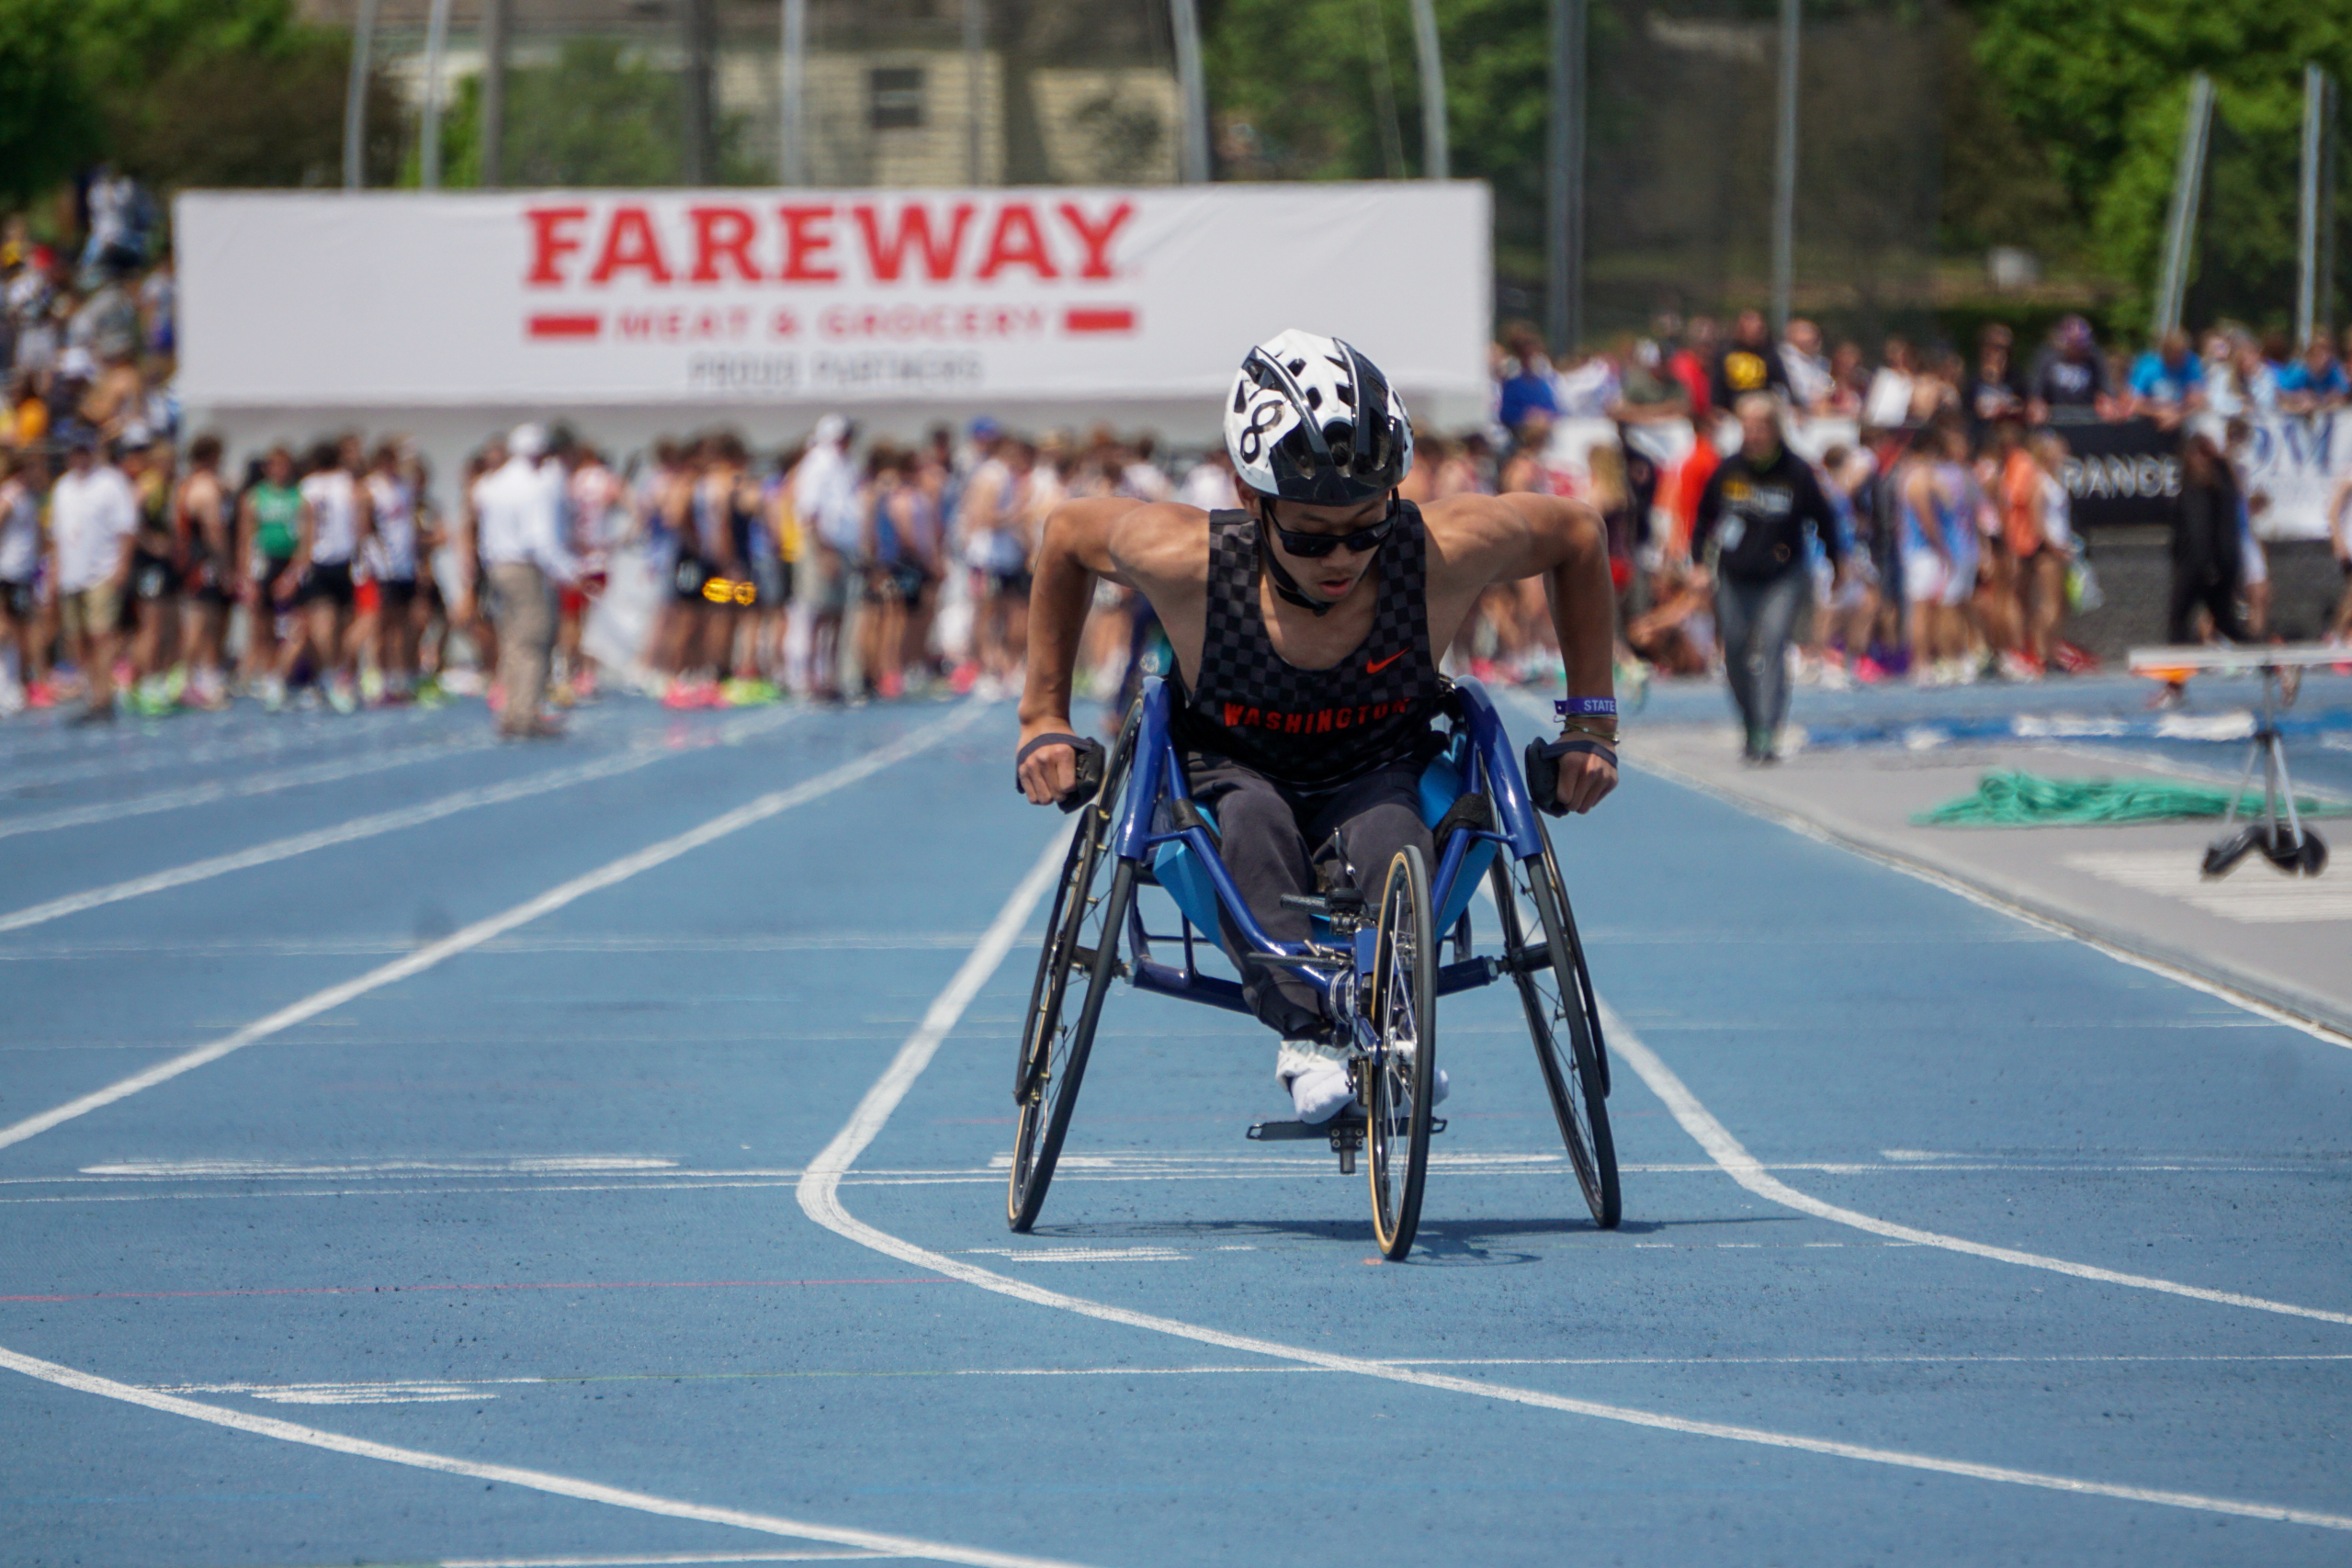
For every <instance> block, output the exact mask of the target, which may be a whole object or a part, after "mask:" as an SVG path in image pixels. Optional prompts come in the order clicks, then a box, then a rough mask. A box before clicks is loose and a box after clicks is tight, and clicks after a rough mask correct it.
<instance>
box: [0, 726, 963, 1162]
mask: <svg viewBox="0 0 2352 1568" xmlns="http://www.w3.org/2000/svg"><path fill="white" fill-rule="evenodd" d="M986 711H987V709H986V708H985V707H983V706H982V705H979V704H978V703H966V704H963V705H959V706H958V707H957V709H956V711H955V712H953V713H951V714H949V715H948V716H946V717H945V718H943V719H939V720H937V721H936V722H934V723H932V724H927V725H925V726H923V727H922V728H920V729H917V730H913V731H910V732H909V733H908V734H906V735H904V736H902V737H900V738H899V739H897V740H894V741H892V742H891V743H890V744H888V746H884V747H882V748H881V749H880V750H876V751H870V752H868V753H867V754H866V755H865V756H863V757H860V758H858V759H857V760H856V761H853V762H845V763H843V764H842V766H840V767H838V768H835V769H833V770H831V772H829V773H820V774H818V775H817V776H816V777H815V778H813V779H809V780H808V781H807V782H805V783H802V784H795V785H793V786H792V787H791V788H790V789H780V790H776V791H775V792H773V793H771V794H768V795H761V796H760V797H759V798H758V799H756V800H754V801H752V802H751V803H749V804H748V805H744V806H739V807H736V808H735V809H734V810H732V811H729V812H726V813H724V814H722V815H720V816H718V817H714V818H711V819H710V820H709V821H707V822H706V823H704V824H703V825H702V826H701V827H699V828H691V829H687V830H686V831H685V832H683V833H680V834H678V835H676V836H675V837H674V838H668V839H664V840H662V841H661V842H659V843H656V844H649V845H647V846H646V847H645V848H644V849H641V850H639V851H638V852H636V853H634V854H628V855H623V856H622V857H621V858H620V859H618V860H616V861H613V862H611V863H608V864H605V865H602V866H599V867H598V868H597V869H595V870H594V871H592V872H589V873H588V874H586V875H584V876H576V877H573V878H572V879H571V881H570V882H567V883H564V884H562V885H561V886H557V887H551V888H549V889H548V891H546V892H545V893H542V894H540V895H539V896H538V897H536V898H528V899H526V900H525V901H523V902H522V903H520V904H517V905H515V907H514V908H511V909H506V910H503V911H501V912H500V913H498V914H495V915H492V916H491V917H489V918H488V919H481V920H476V921H475V922H474V923H473V924H472V925H469V926H467V927H465V928H464V929H462V930H460V931H453V932H451V933H450V934H449V935H447V936H446V937H443V938H442V939H441V940H440V941H439V942H434V943H432V944H431V945H429V946H426V947H420V948H418V949H417V950H416V951H415V952H414V953H409V954H408V955H407V956H405V957H402V958H396V959H394V960H393V961H392V962H391V963H390V964H380V965H379V966H378V967H376V968H374V969H370V970H369V971H368V973H366V974H365V975H361V976H356V978H353V979H349V980H345V981H344V982H342V983H341V984H340V985H334V986H329V987H327V988H326V989H325V990H323V991H318V992H314V993H312V994H311V995H310V996H307V997H305V998H302V999H301V1000H300V1001H299V1002H295V1003H293V1004H291V1005H290V1006H288V1007H283V1008H280V1009H278V1010H277V1011H276V1012H274V1013H271V1014H270V1015H269V1016H268V1017H266V1018H263V1019H258V1020H256V1021H254V1022H252V1023H249V1024H247V1025H245V1026H244V1027H243V1029H240V1030H238V1031H237V1032H235V1033H233V1034H229V1035H224V1036H222V1037H221V1038H220V1039H219V1040H216V1041H214V1042H212V1043H210V1044H209V1045H199V1046H198V1047H197V1048H196V1049H194V1050H192V1051H185V1052H182V1053H181V1054H180V1055H176V1056H174V1057H172V1058H170V1059H169V1060H167V1061H163V1062H158V1063H156V1064H155V1065H154V1066H152V1067H149V1068H148V1069H146V1070H145V1071H144V1072H140V1073H133V1074H132V1075H131V1076H130V1077H127V1078H124V1079H122V1080H120V1081H119V1082H118V1083H112V1084H108V1085H107V1087H106V1088H104V1089H94V1090H92V1091H91V1092H90V1093H88V1094H85V1095H83V1096H82V1097H81V1098H79V1099H77V1100H67V1101H66V1102H65V1103H64V1104H62V1105H61V1106H58V1107H56V1108H55V1109H54V1110H51V1111H42V1112H40V1114H39V1115H37V1116H28V1117H27V1118H25V1119H24V1120H23V1121H21V1122H16V1123H15V1124H13V1125H11V1126H7V1127H0V1149H4V1148H6V1147H7V1146H8V1145H11V1144H21V1143H23V1142H24V1141H25V1140H26V1139H27V1138H30V1137H34V1136H37V1135H38V1134H42V1133H46V1132H47V1131H49V1130H50V1129H51V1127H54V1126H56V1125H57V1124H58V1123H60V1122H70V1121H72V1120H73V1119H74V1118H75V1117H77V1116H85V1115H87V1114H88V1113H89V1112H91V1111H96V1110H98V1109H99V1108H100V1107H102V1106H107V1105H112V1104H113V1103H114V1102H115V1101H117V1100H127V1099H129V1098H130V1096H132V1095H134V1094H137V1093H139V1092H140V1091H141V1090H142V1089H153V1088H154V1087H155V1086H156V1085H157V1084H159V1083H164V1082H167V1081H168V1080H170V1079H172V1078H175V1077H179V1076H180V1075H181V1074H182V1073H187V1072H193V1071H194V1070H195V1069H197V1068H198V1067H201V1066H205V1065H206V1064H207V1063H209V1062H217V1061H219V1060H220V1058H221V1057H223V1056H225V1055H229V1054H230V1053H231V1052H232V1051H242V1050H243V1049H244V1048H245V1047H246V1046H248V1045H251V1044H252V1043H254V1042H255V1041H257V1040H266V1039H268V1038H269V1037H270V1036H271V1035H273V1034H277V1033H280V1032H283V1031H285V1030H288V1029H291V1028H293V1027H294V1026H295V1025H296V1024H298V1023H301V1022H303V1021H306V1020H309V1019H312V1018H316V1017H317V1016H318V1015H319V1014H321V1013H322V1012H327V1011H330V1010H333V1009H335V1008H339V1007H341V1006H342V1005H343V1004H344V1003H345V1002H347V1001H350V1000H351V999H352V998H355V997H361V996H365V995H366V994H367V993H368V992H369V991H373V990H378V989H380V988H381V987H385V986H389V985H391V984H392V983H393V982H394V981H397V980H405V979H407V978H408V977H409V976H412V975H416V974H421V973H423V972H424V971H425V970H427V969H430V968H432V967H433V966H434V965H435V964H439V963H440V962H442V961H443V960H444V959H447V958H454V957H456V956H457V955H458V953H465V952H467V951H469V949H472V948H476V947H480V946H481V944H482V943H483V942H488V941H490V940H491V939H492V937H495V936H499V935H501V934H503V933H504V932H506V931H513V930H514V929H515V927H517V926H520V925H527V924H528V923H529V922H531V921H533V920H536V919H538V918H539V917H540V916H541V915H545V914H548V913H550V912H552V911H554V910H557V909H560V908H563V907H564V906H565V905H566V904H569V903H571V902H573V901H574V900H575V899H579V898H583V897H587V896H588V895H589V894H591V893H594V892H597V891H599V890H601V889H603V888H606V887H610V886H614V885H615V884H616V883H621V882H626V881H628V879H629V878H630V877H632V876H635V875H637V874H638V873H639V872H642V871H650V870H651V869H652V868H653V867H655V866H657V865H661V864H662V863H665V862H668V861H673V860H675V859H677V858H678V857H679V856H680V855H682V854H684V853H685V852H687V851H689V850H696V849H700V848H701V847H702V846H703V845H705V844H707V843H710V842H712V841H714V840H718V839H723V838H725V837H727V836H728V835H729V833H734V832H738V831H740V830H741V829H745V828H748V827H750V826H752V824H753V823H755V822H763V821H765V820H767V819H768V818H771V817H774V816H775V815H776V814H777V813H778V812H783V811H789V810H791V809H792V808H793V807H796V806H800V805H804V804H806V803H807V802H809V801H811V800H815V799H816V798H817V797H818V796H820V795H830V794H831V793H832V792H833V791H835V790H837V789H840V788H842V787H843V786H844V785H847V784H855V783H857V781H859V780H860V779H863V778H865V777H868V776H869V775H871V774H874V773H880V772H881V771H882V770H883V769H885V768H888V767H890V766H892V765H894V764H896V763H899V762H902V761H906V760H907V759H908V758H910V757H911V756H913V755H915V754H916V753H917V752H919V751H922V750H925V749H926V748H928V747H930V746H932V745H933V744H935V743H936V742H938V741H940V740H943V739H946V738H947V737H948V736H950V735H953V734H955V733H956V731H958V730H961V729H964V728H968V727H969V726H970V725H971V724H972V723H973V721H974V720H976V719H978V717H979V716H981V715H982V714H983V713H985V712H986ZM632 765H641V764H636V763H633V764H632Z"/></svg>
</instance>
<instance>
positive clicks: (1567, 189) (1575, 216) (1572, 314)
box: [1544, 0, 1587, 354]
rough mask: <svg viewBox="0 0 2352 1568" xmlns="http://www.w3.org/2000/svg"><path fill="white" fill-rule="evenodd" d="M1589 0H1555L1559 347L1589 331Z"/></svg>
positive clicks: (1554, 286)
mask: <svg viewBox="0 0 2352 1568" xmlns="http://www.w3.org/2000/svg"><path fill="white" fill-rule="evenodd" d="M1586 3H1587V0H1552V135H1551V149H1550V155H1549V157H1548V158H1547V159H1546V160H1545V162H1546V165H1547V166H1546V170H1545V173H1546V175H1547V178H1546V181H1545V185H1546V187H1547V188H1546V190H1545V201H1544V210H1545V217H1546V219H1547V223H1546V233H1547V237H1548V239H1549V241H1550V243H1549V244H1548V245H1547V246H1546V250H1547V251H1548V253H1549V258H1550V262H1551V276H1550V277H1549V278H1548V279H1547V280H1546V281H1547V285H1548V287H1547V288H1545V290H1544V306H1545V309H1544V324H1545V326H1546V328H1547V330H1548V331H1549V333H1550V336H1551V339H1552V347H1553V351H1554V352H1555V353H1558V354H1569V353H1573V352H1574V351H1575V349H1576V345H1577V342H1578V340H1579V339H1581V338H1582V337H1583V335H1584V98H1585V15H1586Z"/></svg>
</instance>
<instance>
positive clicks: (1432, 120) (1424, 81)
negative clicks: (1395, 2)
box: [1413, 0, 1453, 180]
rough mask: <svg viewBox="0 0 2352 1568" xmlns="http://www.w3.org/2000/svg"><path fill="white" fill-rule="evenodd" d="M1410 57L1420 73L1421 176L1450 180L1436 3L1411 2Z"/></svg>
mask: <svg viewBox="0 0 2352 1568" xmlns="http://www.w3.org/2000/svg"><path fill="white" fill-rule="evenodd" d="M1413 55H1414V58H1415V60H1416V61H1417V62H1419V66H1420V73H1421V173H1422V174H1423V175H1426V176H1427V177H1428V178H1430V179H1433V180H1445V179H1452V178H1453V150H1452V148H1451V146H1450V145H1449V143H1448V142H1447V140H1446V133H1445V57H1444V56H1443V55H1442V54H1441V53H1440V52H1439V51H1438V44H1437V4H1436V0H1413Z"/></svg>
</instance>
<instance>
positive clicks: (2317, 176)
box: [2295, 64, 2335, 347]
mask: <svg viewBox="0 0 2352 1568" xmlns="http://www.w3.org/2000/svg"><path fill="white" fill-rule="evenodd" d="M2331 88H2332V84H2330V83H2329V81H2328V79H2327V73H2326V72H2324V71H2323V70H2321V69H2320V68H2319V67H2318V65H2316V64H2312V65H2306V66H2304V67H2303V178H2302V202H2301V208H2302V210H2301V220H2302V221H2301V225H2300V228H2301V233H2300V234H2299V235H2298V236H2297V238H2298V240H2299V241H2300V243H2299V244H2298V245H2297V247H2296V253H2297V254H2296V258H2295V260H2296V266H2295V344H2296V346H2298V347H2301V345H2302V344H2307V343H2309V342H2311V341H2312V333H2314V332H2315V331H2317V330H2318V328H2319V325H2320V322H2321V319H2322V318H2323V317H2324V315H2326V314H2328V312H2327V310H2325V308H2324V306H2323V305H2322V303H2321V299H2320V295H2321V292H2322V290H2323V288H2325V289H2327V291H2329V292H2331V293H2332V292H2333V286H2334V283H2335V279H2334V278H2333V277H2328V278H2326V281H2325V283H2324V284H2323V282H2322V278H2323V276H2324V274H2325V272H2326V270H2327V269H2326V268H2325V266H2324V264H2323V262H2322V260H2321V257H2322V254H2324V251H2325V250H2326V241H2327V239H2328V238H2329V237H2330V232H2331V231H2333V230H2334V228H2335V210H2334V209H2335V201H2334V199H2333V198H2334V197H2335V182H2334V181H2332V180H2330V179H2329V178H2328V175H2329V174H2330V173H2331V172H2332V170H2331V169H2330V167H2329V165H2330V164H2333V163H2334V162H2335V160H2334V159H2333V158H2331V157H2330V156H2329V153H2330V152H2332V151H2333V150H2334V149H2333V147H2332V145H2331V143H2332V142H2333V141H2334V140H2335V139H2334V138H2333V137H2331V136H2330V135H2329V134H2328V131H2329V130H2330V126H2329V123H2328V122H2329V121H2330V120H2331V119H2333V118H2335V117H2334V116H2333V115H2332V114H2331V113H2330V112H2329V111H2330V110H2331V109H2332V108H2333V107H2335V106H2334V105H2333V104H2332V103H2331V102H2330V101H2329V100H2330V97H2331V96H2332V94H2331ZM2329 303H2333V301H2332V300H2331V301H2329ZM2329 324H2330V325H2333V324H2334V323H2333V322H2330V323H2329Z"/></svg>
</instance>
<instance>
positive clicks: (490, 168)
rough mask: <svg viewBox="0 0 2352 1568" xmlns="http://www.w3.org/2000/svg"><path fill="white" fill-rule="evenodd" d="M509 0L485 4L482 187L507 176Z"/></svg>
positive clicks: (492, 185) (485, 0)
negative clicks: (507, 13)
mask: <svg viewBox="0 0 2352 1568" xmlns="http://www.w3.org/2000/svg"><path fill="white" fill-rule="evenodd" d="M508 4H509V0H482V4H481V188H482V189H484V190H496V189H497V188H498V187H499V186H502V185H503V184H504V183H505V177H506V53H507V43H508V38H507V35H508V30H509V29H508V28H507V26H506V22H507V16H506V7H507V6H508Z"/></svg>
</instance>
